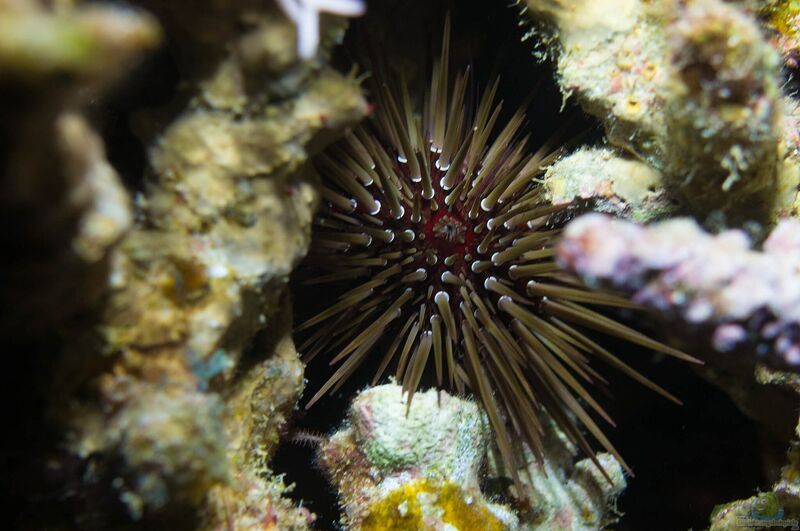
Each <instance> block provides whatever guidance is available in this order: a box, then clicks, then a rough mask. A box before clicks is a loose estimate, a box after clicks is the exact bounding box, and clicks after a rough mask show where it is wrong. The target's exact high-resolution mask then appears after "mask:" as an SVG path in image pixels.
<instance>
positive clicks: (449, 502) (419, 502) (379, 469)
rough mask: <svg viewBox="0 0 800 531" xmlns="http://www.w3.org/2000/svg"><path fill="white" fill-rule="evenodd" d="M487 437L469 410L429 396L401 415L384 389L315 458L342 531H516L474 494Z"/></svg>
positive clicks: (482, 422)
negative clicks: (341, 516)
mask: <svg viewBox="0 0 800 531" xmlns="http://www.w3.org/2000/svg"><path fill="white" fill-rule="evenodd" d="M489 433H490V432H489V425H488V422H487V419H486V417H485V415H484V414H483V413H482V412H481V410H480V409H479V408H478V406H477V405H476V404H475V403H474V402H470V401H465V400H461V399H458V398H456V397H453V396H450V395H448V394H447V393H444V392H437V391H433V390H432V391H426V392H423V393H418V394H417V395H416V396H415V397H414V401H413V402H412V403H411V405H410V407H409V406H408V404H407V402H406V399H405V396H404V392H403V388H402V387H400V386H398V385H394V384H387V385H381V386H377V387H372V388H370V389H367V390H365V391H363V392H362V393H360V394H359V395H358V396H357V397H356V398H355V399H354V400H353V403H352V404H351V406H350V409H349V413H348V417H347V422H346V423H345V425H344V426H343V427H342V428H341V429H340V430H339V431H337V432H336V433H334V434H333V435H331V436H330V437H328V438H326V439H324V440H323V442H322V443H321V444H320V446H319V448H318V451H317V452H318V456H319V459H320V464H321V465H322V467H323V469H324V470H325V471H326V473H327V474H328V476H329V477H330V478H331V481H332V483H333V484H334V486H335V487H336V488H337V491H338V492H339V496H340V502H341V505H342V507H343V509H344V513H345V524H346V525H347V527H348V528H350V529H376V530H377V529H398V530H399V529H423V528H440V527H441V526H443V525H445V524H449V525H451V526H452V527H453V528H455V529H463V530H467V529H516V528H517V521H516V517H515V516H514V515H513V513H512V512H511V511H510V510H509V509H508V508H507V507H504V506H501V505H497V504H493V503H490V502H488V501H487V500H486V499H485V498H484V497H483V495H482V494H481V491H480V488H479V472H480V469H481V466H482V463H483V460H484V459H485V456H486V450H487V448H488V443H489Z"/></svg>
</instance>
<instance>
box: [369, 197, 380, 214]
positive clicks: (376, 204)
mask: <svg viewBox="0 0 800 531" xmlns="http://www.w3.org/2000/svg"><path fill="white" fill-rule="evenodd" d="M380 211H381V202H380V201H378V200H375V208H373V209H372V210H370V212H369V213H370V214H371V215H373V216H374V215H375V214H377V213H378V212H380Z"/></svg>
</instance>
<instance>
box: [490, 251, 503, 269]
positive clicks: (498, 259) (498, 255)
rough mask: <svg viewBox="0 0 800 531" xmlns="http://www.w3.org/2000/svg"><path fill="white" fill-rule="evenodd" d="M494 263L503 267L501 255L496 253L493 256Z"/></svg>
mask: <svg viewBox="0 0 800 531" xmlns="http://www.w3.org/2000/svg"><path fill="white" fill-rule="evenodd" d="M492 263H493V264H494V265H496V266H499V265H502V263H503V262H502V261H501V259H500V253H494V254H493V255H492Z"/></svg>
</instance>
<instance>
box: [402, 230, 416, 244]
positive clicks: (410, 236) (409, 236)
mask: <svg viewBox="0 0 800 531" xmlns="http://www.w3.org/2000/svg"><path fill="white" fill-rule="evenodd" d="M416 237H417V235H416V234H414V231H413V230H411V229H406V230H404V231H403V239H404V240H405V241H407V242H413V241H414V240H415V239H416Z"/></svg>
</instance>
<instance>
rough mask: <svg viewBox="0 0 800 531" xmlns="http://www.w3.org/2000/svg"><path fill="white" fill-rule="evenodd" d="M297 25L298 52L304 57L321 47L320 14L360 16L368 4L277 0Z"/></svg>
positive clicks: (350, 0) (359, 1) (359, 0)
mask: <svg viewBox="0 0 800 531" xmlns="http://www.w3.org/2000/svg"><path fill="white" fill-rule="evenodd" d="M276 1H277V2H278V5H279V6H280V7H281V9H283V12H284V13H286V16H287V17H289V20H291V21H292V22H294V24H295V26H296V27H297V53H298V55H300V57H302V58H303V59H310V58H312V57H314V56H315V55H316V54H317V48H318V47H319V15H320V13H331V14H334V15H339V16H341V17H358V16H361V15H363V14H364V12H365V11H366V6H365V5H364V2H363V1H362V0H276Z"/></svg>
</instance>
